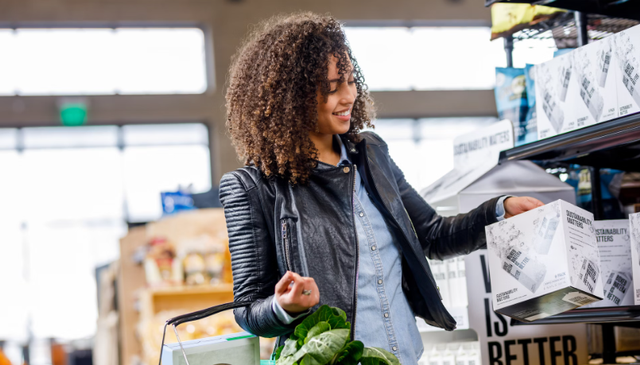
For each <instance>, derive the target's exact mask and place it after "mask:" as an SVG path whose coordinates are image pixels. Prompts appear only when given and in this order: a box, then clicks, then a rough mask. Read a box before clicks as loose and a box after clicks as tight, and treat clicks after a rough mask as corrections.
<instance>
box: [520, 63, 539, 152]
mask: <svg viewBox="0 0 640 365" xmlns="http://www.w3.org/2000/svg"><path fill="white" fill-rule="evenodd" d="M535 73H536V68H535V65H529V64H528V65H526V66H525V68H524V77H525V82H526V85H527V104H528V106H529V110H527V117H526V118H525V124H524V129H525V134H524V137H523V138H522V140H521V141H516V146H518V145H522V144H525V143H531V142H535V141H537V140H538V113H537V112H536V75H535Z"/></svg>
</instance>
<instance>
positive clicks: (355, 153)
mask: <svg viewBox="0 0 640 365" xmlns="http://www.w3.org/2000/svg"><path fill="white" fill-rule="evenodd" d="M334 138H335V139H336V140H335V143H336V144H337V145H338V146H340V147H341V150H342V147H343V146H344V149H345V150H346V153H347V155H348V157H349V160H350V161H351V162H352V163H353V162H355V161H358V158H359V155H360V154H361V153H362V152H363V150H364V148H365V140H364V138H363V139H362V140H361V141H360V142H358V143H354V142H352V141H350V140H349V139H348V138H347V136H346V135H345V134H340V135H335V136H334ZM342 157H343V156H342V151H341V160H342ZM338 168H340V167H339V166H333V165H330V164H327V163H324V162H322V161H318V165H317V166H316V167H315V168H314V169H313V171H316V172H322V171H331V170H334V169H338Z"/></svg>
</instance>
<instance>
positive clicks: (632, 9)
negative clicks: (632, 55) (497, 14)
mask: <svg viewBox="0 0 640 365" xmlns="http://www.w3.org/2000/svg"><path fill="white" fill-rule="evenodd" d="M495 3H524V4H532V5H546V6H552V7H555V8H561V9H567V10H573V11H580V12H583V13H589V14H600V15H606V16H611V17H616V18H627V19H636V20H640V7H638V3H637V2H636V1H624V0H623V1H619V0H537V1H536V0H530V1H521V0H516V1H508V0H485V6H490V5H492V4H495Z"/></svg>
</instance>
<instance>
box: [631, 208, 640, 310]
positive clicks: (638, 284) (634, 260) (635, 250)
mask: <svg viewBox="0 0 640 365" xmlns="http://www.w3.org/2000/svg"><path fill="white" fill-rule="evenodd" d="M629 231H630V232H631V234H630V239H631V267H632V271H633V279H634V280H633V294H634V296H633V297H634V298H635V299H634V302H635V305H640V213H635V214H629Z"/></svg>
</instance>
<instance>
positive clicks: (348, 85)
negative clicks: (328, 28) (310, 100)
mask: <svg viewBox="0 0 640 365" xmlns="http://www.w3.org/2000/svg"><path fill="white" fill-rule="evenodd" d="M337 61H338V59H337V58H336V57H334V56H331V59H330V60H329V74H328V80H329V83H330V85H331V86H330V91H329V95H327V102H326V103H325V102H324V100H323V97H322V94H321V93H320V90H318V134H344V133H347V132H348V131H349V127H350V126H351V108H352V107H353V103H354V102H355V100H356V97H357V96H358V90H357V89H356V83H355V81H354V79H353V74H352V71H349V72H347V75H345V82H342V83H340V74H339V73H338V68H337V67H336V63H337ZM349 70H353V66H352V65H351V61H350V60H349Z"/></svg>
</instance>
